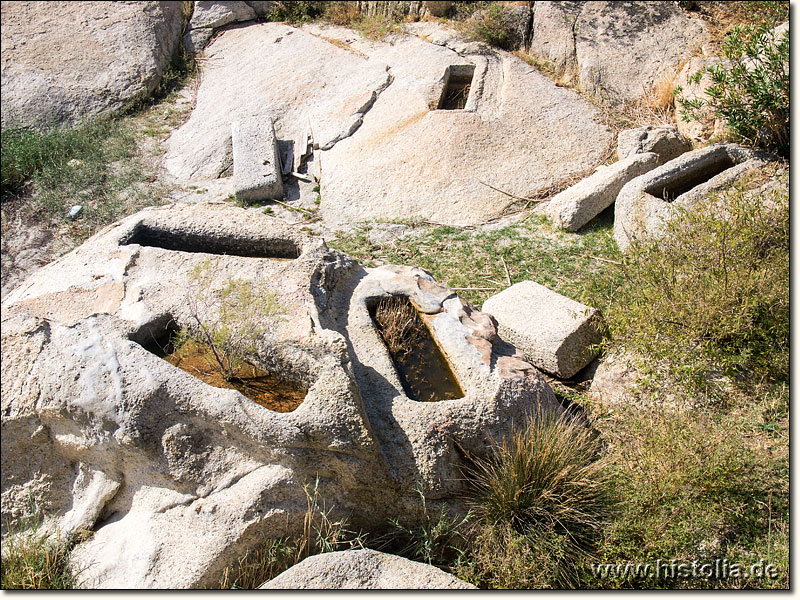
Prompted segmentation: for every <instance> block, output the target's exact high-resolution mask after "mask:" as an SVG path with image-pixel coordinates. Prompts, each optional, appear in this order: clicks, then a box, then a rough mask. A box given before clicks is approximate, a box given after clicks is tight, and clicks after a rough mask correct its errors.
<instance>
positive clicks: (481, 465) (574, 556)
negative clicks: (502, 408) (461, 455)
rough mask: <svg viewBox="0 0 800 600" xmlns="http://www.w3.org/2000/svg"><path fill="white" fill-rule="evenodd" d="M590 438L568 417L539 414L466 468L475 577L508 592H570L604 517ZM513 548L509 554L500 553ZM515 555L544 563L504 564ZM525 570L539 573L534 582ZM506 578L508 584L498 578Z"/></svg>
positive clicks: (598, 463)
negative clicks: (475, 528)
mask: <svg viewBox="0 0 800 600" xmlns="http://www.w3.org/2000/svg"><path fill="white" fill-rule="evenodd" d="M600 451H601V446H600V441H599V439H598V437H597V436H596V435H595V434H594V432H592V431H591V430H589V429H588V428H587V427H586V426H585V425H584V424H583V423H582V422H581V421H579V420H578V419H576V418H575V417H574V416H573V415H570V414H569V413H566V412H562V413H556V412H553V411H542V412H540V413H539V414H538V415H537V416H536V418H535V419H534V420H533V421H532V422H531V423H530V425H529V426H528V427H526V428H524V429H518V430H516V431H515V432H514V433H513V434H512V435H510V436H509V437H507V438H506V439H504V440H503V441H502V442H500V443H498V444H496V445H495V446H494V448H493V450H492V452H491V453H490V455H489V457H488V458H485V459H482V458H476V459H475V460H474V463H473V466H472V467H471V468H470V469H469V480H470V482H471V484H472V505H473V509H472V510H473V514H474V515H475V517H476V519H477V520H478V522H479V523H480V524H481V525H482V527H481V528H480V532H479V534H478V537H477V546H479V547H481V546H482V547H484V550H487V552H481V551H480V548H478V550H477V551H476V553H475V554H476V560H477V562H478V568H477V570H478V575H479V577H478V578H479V579H480V578H481V576H484V577H485V576H486V575H487V574H489V573H491V579H492V580H491V581H489V583H490V584H491V585H493V586H498V587H514V586H515V585H519V584H520V583H523V584H525V585H528V586H533V587H570V586H574V585H576V584H577V583H578V577H579V569H580V565H581V564H582V563H583V561H584V560H585V559H586V558H588V557H591V556H592V555H593V552H594V549H595V547H596V545H597V542H598V538H599V535H600V533H601V531H602V527H603V524H604V522H605V521H606V519H607V518H608V517H609V515H610V511H611V508H612V502H611V499H610V496H609V495H608V493H607V491H606V488H607V483H608V482H607V475H606V465H605V462H604V460H603V459H602V458H601V455H600ZM510 548H516V550H514V551H513V552H510V553H509V552H506V551H505V550H507V549H510ZM522 555H529V556H531V557H537V558H539V559H540V561H541V560H545V561H547V562H549V563H550V564H549V568H543V564H542V562H538V564H536V565H528V566H527V567H525V565H522V564H520V565H516V567H514V568H508V567H509V564H508V563H509V561H510V562H511V563H516V562H518V561H517V560H516V559H517V558H518V557H519V556H522ZM531 568H535V569H537V570H538V571H539V574H538V575H536V576H534V574H532V573H531V572H530V569H531ZM503 572H507V573H508V574H509V575H513V577H514V579H513V580H507V581H503V580H502V579H500V580H498V574H502V573H503Z"/></svg>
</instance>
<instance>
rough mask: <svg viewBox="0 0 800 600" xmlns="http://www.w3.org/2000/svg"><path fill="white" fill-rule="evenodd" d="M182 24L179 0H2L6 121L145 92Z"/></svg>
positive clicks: (46, 119)
mask: <svg viewBox="0 0 800 600" xmlns="http://www.w3.org/2000/svg"><path fill="white" fill-rule="evenodd" d="M182 27H183V13H182V11H181V3H179V2H3V4H2V28H1V31H2V34H0V39H2V53H1V54H0V56H1V57H2V58H0V64H1V66H2V79H1V81H2V94H3V102H2V106H1V107H0V114H2V123H3V127H9V126H25V127H29V126H50V125H56V124H61V123H74V122H77V121H80V120H81V119H84V118H87V117H91V116H94V115H98V114H101V113H107V112H110V111H114V110H118V109H121V108H123V107H124V106H126V105H127V104H128V103H130V102H132V101H134V100H137V99H139V98H142V97H145V96H147V95H148V94H150V93H151V92H152V91H153V90H154V89H155V88H156V86H157V85H158V82H159V80H160V79H161V75H162V73H163V72H164V69H165V68H166V67H167V65H168V64H169V61H170V59H171V57H172V55H173V53H174V51H175V49H176V48H177V45H178V43H180V35H181V29H182Z"/></svg>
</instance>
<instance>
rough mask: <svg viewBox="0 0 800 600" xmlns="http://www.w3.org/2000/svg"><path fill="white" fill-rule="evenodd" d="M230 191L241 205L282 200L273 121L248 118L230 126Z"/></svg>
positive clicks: (265, 117) (262, 118)
mask: <svg viewBox="0 0 800 600" xmlns="http://www.w3.org/2000/svg"><path fill="white" fill-rule="evenodd" d="M231 142H232V145H233V189H234V193H235V194H236V198H237V199H239V200H242V201H244V202H255V201H259V200H277V199H280V198H282V197H283V179H282V176H281V161H280V156H279V154H278V141H277V139H276V138H275V129H274V127H273V125H272V119H271V118H269V117H268V116H261V117H249V118H246V119H241V120H239V121H234V122H233V123H232V124H231Z"/></svg>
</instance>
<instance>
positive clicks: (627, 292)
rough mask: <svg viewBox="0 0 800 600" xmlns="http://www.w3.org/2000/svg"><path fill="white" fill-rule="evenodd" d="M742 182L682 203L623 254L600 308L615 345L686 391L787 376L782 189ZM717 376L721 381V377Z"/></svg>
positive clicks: (785, 225)
mask: <svg viewBox="0 0 800 600" xmlns="http://www.w3.org/2000/svg"><path fill="white" fill-rule="evenodd" d="M787 190H788V186H787V187H786V188H785V189H782V188H777V189H774V190H772V191H771V192H768V193H764V194H759V193H755V192H747V191H745V189H744V187H743V185H740V186H738V187H736V188H734V189H731V190H729V191H728V192H727V193H723V194H718V195H714V196H711V197H709V198H707V199H705V200H704V201H702V202H701V203H699V204H697V205H695V206H693V207H692V208H691V209H679V210H678V212H677V213H676V215H675V217H674V218H673V219H672V220H671V221H670V222H669V223H668V224H667V229H666V233H665V235H664V237H663V238H660V239H658V240H656V241H648V242H644V243H640V244H635V245H634V246H633V247H632V248H631V250H630V251H629V252H628V253H627V254H626V255H625V257H624V258H623V264H622V270H623V272H624V274H625V284H624V285H622V286H620V287H619V288H617V289H616V290H615V291H614V295H613V298H612V300H611V302H612V306H611V308H610V309H609V310H607V311H606V318H607V321H608V322H609V326H610V328H611V332H612V337H613V341H612V342H611V344H612V346H613V347H616V348H617V349H622V350H627V351H632V352H633V353H634V354H638V355H643V356H646V357H648V358H647V360H648V363H649V364H655V365H662V366H663V370H662V371H659V372H654V373H653V375H655V377H654V381H656V382H658V381H663V380H665V378H666V379H669V380H670V381H672V382H673V383H677V384H680V385H681V386H682V388H683V389H684V390H686V391H687V392H689V393H700V392H708V393H712V394H714V393H716V392H715V390H716V387H717V386H713V385H711V384H710V383H709V382H710V381H713V380H714V379H718V375H720V374H721V375H724V376H726V377H728V378H730V379H732V380H733V381H737V380H739V381H741V380H743V379H747V378H750V379H761V378H774V379H778V380H782V379H786V378H788V374H789V194H788V191H787ZM722 381H723V382H724V380H722Z"/></svg>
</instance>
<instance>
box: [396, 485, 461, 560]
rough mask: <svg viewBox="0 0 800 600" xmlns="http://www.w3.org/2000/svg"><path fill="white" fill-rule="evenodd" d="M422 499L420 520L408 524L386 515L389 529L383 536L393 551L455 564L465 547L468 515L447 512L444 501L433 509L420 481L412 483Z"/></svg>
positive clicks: (413, 558) (421, 558)
mask: <svg viewBox="0 0 800 600" xmlns="http://www.w3.org/2000/svg"><path fill="white" fill-rule="evenodd" d="M416 491H417V494H418V495H419V497H420V501H421V502H422V515H423V518H422V522H421V523H419V524H416V525H409V524H406V523H404V522H403V520H402V519H400V518H392V519H389V524H390V525H391V528H392V529H391V531H390V533H389V534H388V535H387V536H386V537H388V538H389V540H390V544H389V545H390V546H391V548H392V550H393V551H394V552H396V553H397V554H400V555H401V556H405V557H407V558H410V559H411V560H417V561H422V562H425V563H427V564H429V565H434V566H437V567H441V568H448V567H449V565H454V564H455V565H458V564H459V563H460V562H461V561H462V560H463V559H464V558H465V553H466V548H467V537H466V532H467V530H468V523H469V520H470V515H469V514H467V515H465V516H463V517H458V516H453V515H451V514H450V513H449V512H448V511H447V509H446V508H445V507H444V505H439V510H438V511H433V510H432V508H431V506H430V504H431V502H430V501H429V500H428V499H427V498H426V497H425V492H424V490H423V488H422V486H421V485H420V484H418V485H417V487H416Z"/></svg>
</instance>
